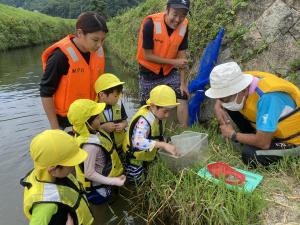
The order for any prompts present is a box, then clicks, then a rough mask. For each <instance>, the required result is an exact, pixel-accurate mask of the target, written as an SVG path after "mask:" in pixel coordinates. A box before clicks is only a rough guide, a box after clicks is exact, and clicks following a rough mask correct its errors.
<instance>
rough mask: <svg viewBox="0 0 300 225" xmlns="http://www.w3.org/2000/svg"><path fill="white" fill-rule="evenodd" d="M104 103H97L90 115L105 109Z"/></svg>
mask: <svg viewBox="0 0 300 225" xmlns="http://www.w3.org/2000/svg"><path fill="white" fill-rule="evenodd" d="M105 106H106V104H105V103H97V107H96V108H95V109H94V110H93V111H92V112H91V116H94V115H98V114H100V113H102V112H103V110H104V109H105Z"/></svg>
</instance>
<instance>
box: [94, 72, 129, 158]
mask: <svg viewBox="0 0 300 225" xmlns="http://www.w3.org/2000/svg"><path fill="white" fill-rule="evenodd" d="M123 84H124V82H121V81H120V79H119V78H118V77H117V76H115V75H113V74H111V73H104V74H102V75H101V76H100V77H99V78H98V79H97V81H96V83H95V91H96V94H97V98H96V101H97V102H100V103H106V107H105V109H104V111H103V112H102V113H101V114H100V122H101V128H102V129H103V130H104V131H106V132H108V133H109V134H110V136H111V138H112V140H113V142H114V144H115V146H116V148H117V150H118V151H119V150H121V149H122V143H123V140H124V137H125V128H126V127H127V126H128V123H127V114H126V111H125V108H124V106H123V103H122V102H121V101H120V95H121V93H122V90H123ZM119 153H120V151H119Z"/></svg>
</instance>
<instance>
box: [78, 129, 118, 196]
mask: <svg viewBox="0 0 300 225" xmlns="http://www.w3.org/2000/svg"><path fill="white" fill-rule="evenodd" d="M97 136H98V138H99V140H100V141H99V140H95V141H93V140H92V139H91V138H89V137H83V136H78V137H76V140H77V143H78V144H79V146H80V147H82V146H83V145H84V144H94V145H99V146H100V147H101V148H102V149H103V150H105V152H106V153H107V156H108V157H107V158H108V160H110V161H111V168H108V170H109V171H108V173H107V174H103V175H104V176H108V177H117V176H120V175H121V174H122V173H123V171H124V169H123V165H122V162H121V160H120V158H119V155H118V153H117V151H116V149H115V147H114V145H113V142H112V140H111V138H110V136H109V134H108V133H106V132H105V131H103V130H101V131H99V135H97ZM75 170H76V177H77V179H78V180H79V181H80V182H81V183H83V186H84V188H85V189H86V191H87V192H90V191H91V190H92V189H97V188H99V187H100V186H102V185H100V186H93V185H92V182H91V181H90V180H88V179H86V178H85V176H84V165H83V163H81V164H80V165H78V166H75ZM104 170H105V169H104Z"/></svg>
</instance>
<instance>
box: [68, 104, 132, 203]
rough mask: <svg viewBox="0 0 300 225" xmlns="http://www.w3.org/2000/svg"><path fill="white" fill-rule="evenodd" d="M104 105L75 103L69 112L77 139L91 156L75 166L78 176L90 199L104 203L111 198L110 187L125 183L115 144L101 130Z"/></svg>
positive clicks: (69, 118)
mask: <svg viewBox="0 0 300 225" xmlns="http://www.w3.org/2000/svg"><path fill="white" fill-rule="evenodd" d="M104 108H105V103H96V102H95V101H92V100H89V99H78V100H75V101H74V102H73V103H72V104H71V106H70V108H69V111H68V120H69V121H70V123H71V124H72V125H73V130H74V132H75V138H76V140H77V143H78V145H79V146H80V147H82V148H83V149H84V150H86V151H87V152H88V157H87V159H86V160H85V161H84V163H82V164H81V165H79V166H76V167H75V169H76V176H77V178H78V179H79V180H80V181H81V182H82V183H83V185H84V187H85V189H86V191H87V192H88V193H87V198H88V200H89V201H90V202H91V203H93V204H102V203H104V202H106V201H108V200H109V199H110V198H111V186H122V185H123V184H124V182H125V180H126V177H125V175H122V173H123V165H122V163H121V160H120V158H119V156H118V153H117V151H116V149H115V147H114V144H113V142H112V140H111V138H110V136H109V134H107V133H106V132H105V131H103V130H102V129H101V128H100V119H99V117H100V116H99V114H100V113H101V112H102V111H103V110H104Z"/></svg>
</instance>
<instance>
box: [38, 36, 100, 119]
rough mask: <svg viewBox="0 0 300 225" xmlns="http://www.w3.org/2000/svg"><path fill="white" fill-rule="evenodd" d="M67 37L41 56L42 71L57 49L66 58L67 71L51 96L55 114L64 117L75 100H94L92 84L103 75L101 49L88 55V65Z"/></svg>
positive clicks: (94, 94)
mask: <svg viewBox="0 0 300 225" xmlns="http://www.w3.org/2000/svg"><path fill="white" fill-rule="evenodd" d="M72 38H74V36H73V35H68V36H67V37H65V38H63V39H62V40H60V41H58V42H56V43H55V44H53V45H51V46H50V47H49V48H47V49H46V50H45V51H44V52H43V55H42V64H43V70H44V71H45V69H46V64H47V60H48V57H49V56H50V55H51V54H52V52H53V51H54V50H55V49H57V48H59V49H60V50H61V51H62V52H63V53H64V55H65V56H66V57H67V58H68V63H69V70H68V72H67V74H65V75H63V76H62V77H61V80H60V82H59V84H58V87H57V89H56V91H55V93H54V95H53V98H54V105H55V111H56V114H58V115H60V116H63V117H64V116H66V115H67V112H68V109H69V106H70V105H71V103H72V102H73V101H75V100H76V99H81V98H85V99H91V100H95V97H96V93H95V91H94V83H95V82H96V80H97V78H98V77H99V75H100V74H102V73H104V64H105V59H104V53H103V49H102V47H101V48H99V49H98V51H97V52H92V53H90V61H89V64H87V62H86V61H85V59H84V58H83V56H82V55H81V53H80V52H79V50H78V49H77V47H76V46H75V45H74V44H73V42H72V41H71V39H72Z"/></svg>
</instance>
